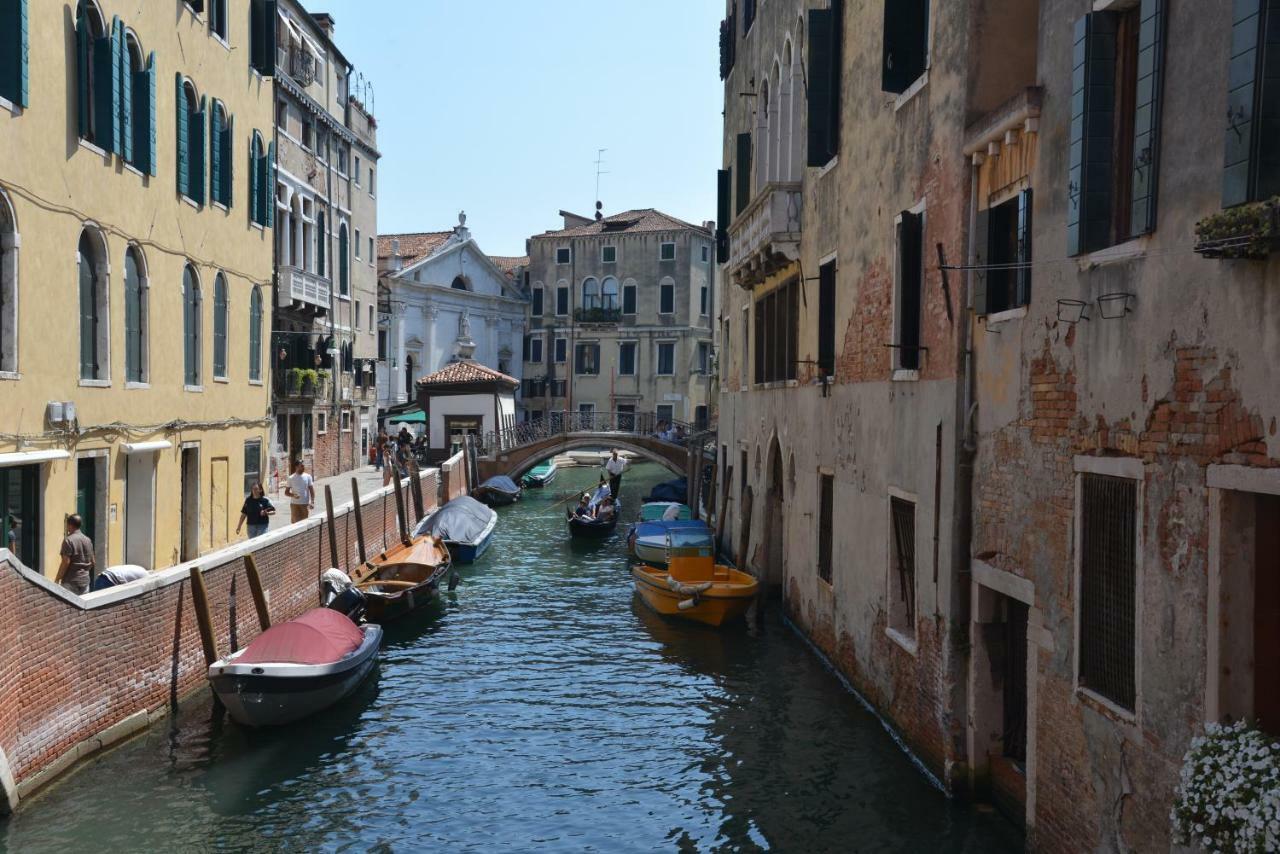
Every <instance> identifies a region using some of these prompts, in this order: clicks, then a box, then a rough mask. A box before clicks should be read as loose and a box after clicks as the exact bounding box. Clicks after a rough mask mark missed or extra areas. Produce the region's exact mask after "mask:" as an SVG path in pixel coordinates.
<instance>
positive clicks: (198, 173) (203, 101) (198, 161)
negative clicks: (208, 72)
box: [187, 95, 209, 205]
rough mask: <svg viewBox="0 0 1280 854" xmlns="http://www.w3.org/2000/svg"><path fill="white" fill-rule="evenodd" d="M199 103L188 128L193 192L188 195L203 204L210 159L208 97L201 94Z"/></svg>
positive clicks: (205, 197)
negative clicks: (205, 178)
mask: <svg viewBox="0 0 1280 854" xmlns="http://www.w3.org/2000/svg"><path fill="white" fill-rule="evenodd" d="M199 104H200V106H199V109H197V110H196V111H195V112H193V113H192V114H191V118H190V121H189V122H188V123H187V128H188V130H190V131H191V145H190V149H189V150H190V154H191V162H190V166H189V169H190V172H189V175H190V179H191V181H190V184H189V186H190V188H191V192H190V193H188V195H189V196H190V198H191V200H192V201H194V202H196V203H197V204H201V205H203V204H204V203H205V201H206V199H207V198H208V197H207V196H206V195H205V183H204V175H205V163H206V161H207V159H208V155H207V150H206V148H205V141H206V140H207V139H208V135H207V134H206V133H205V128H206V126H207V125H208V122H209V99H208V97H207V96H204V95H201V96H200V102H199Z"/></svg>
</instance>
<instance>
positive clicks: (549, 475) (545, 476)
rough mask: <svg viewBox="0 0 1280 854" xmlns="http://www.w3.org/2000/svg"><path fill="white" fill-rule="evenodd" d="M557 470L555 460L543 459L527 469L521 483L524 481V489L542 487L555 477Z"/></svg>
mask: <svg viewBox="0 0 1280 854" xmlns="http://www.w3.org/2000/svg"><path fill="white" fill-rule="evenodd" d="M558 472H559V467H558V466H557V465H556V461H555V460H543V461H542V462H540V463H538V464H537V465H536V466H534V467H533V468H532V469H530V470H529V473H528V474H526V475H525V476H524V480H523V481H522V483H524V486H525V488H526V489H542V488H543V487H544V486H546V485H547V484H548V483H551V481H553V480H555V479H556V474H557V473H558Z"/></svg>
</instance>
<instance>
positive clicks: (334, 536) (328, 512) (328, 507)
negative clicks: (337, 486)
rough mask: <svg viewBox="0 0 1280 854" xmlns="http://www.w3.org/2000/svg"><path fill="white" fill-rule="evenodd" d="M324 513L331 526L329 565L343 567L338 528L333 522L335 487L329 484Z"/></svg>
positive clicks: (326, 486)
mask: <svg viewBox="0 0 1280 854" xmlns="http://www.w3.org/2000/svg"><path fill="white" fill-rule="evenodd" d="M324 515H325V522H326V523H327V524H328V526H329V561H330V564H329V565H330V566H332V567H333V568H335V569H342V564H340V563H338V530H337V528H335V527H334V524H333V488H332V487H330V486H328V485H327V484H326V485H325V488H324Z"/></svg>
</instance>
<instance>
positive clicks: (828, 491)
mask: <svg viewBox="0 0 1280 854" xmlns="http://www.w3.org/2000/svg"><path fill="white" fill-rule="evenodd" d="M835 480H836V479H835V477H833V476H832V475H829V474H824V475H822V494H821V497H820V507H819V508H818V577H819V578H821V579H822V580H823V581H825V582H827V583H828V584H830V583H831V540H832V528H833V517H834V515H835Z"/></svg>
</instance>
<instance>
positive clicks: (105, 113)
mask: <svg viewBox="0 0 1280 854" xmlns="http://www.w3.org/2000/svg"><path fill="white" fill-rule="evenodd" d="M123 50H124V27H123V25H121V23H120V19H119V18H113V19H112V20H111V29H110V30H109V31H108V32H107V33H106V34H104V35H103V36H101V37H100V38H97V39H94V43H93V79H94V92H93V117H94V118H93V126H94V133H95V136H94V139H93V142H94V143H95V144H97V145H98V146H99V147H100V148H102V149H103V150H105V151H109V152H111V153H112V154H118V153H119V151H120V62H121V52H122V51H123Z"/></svg>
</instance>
